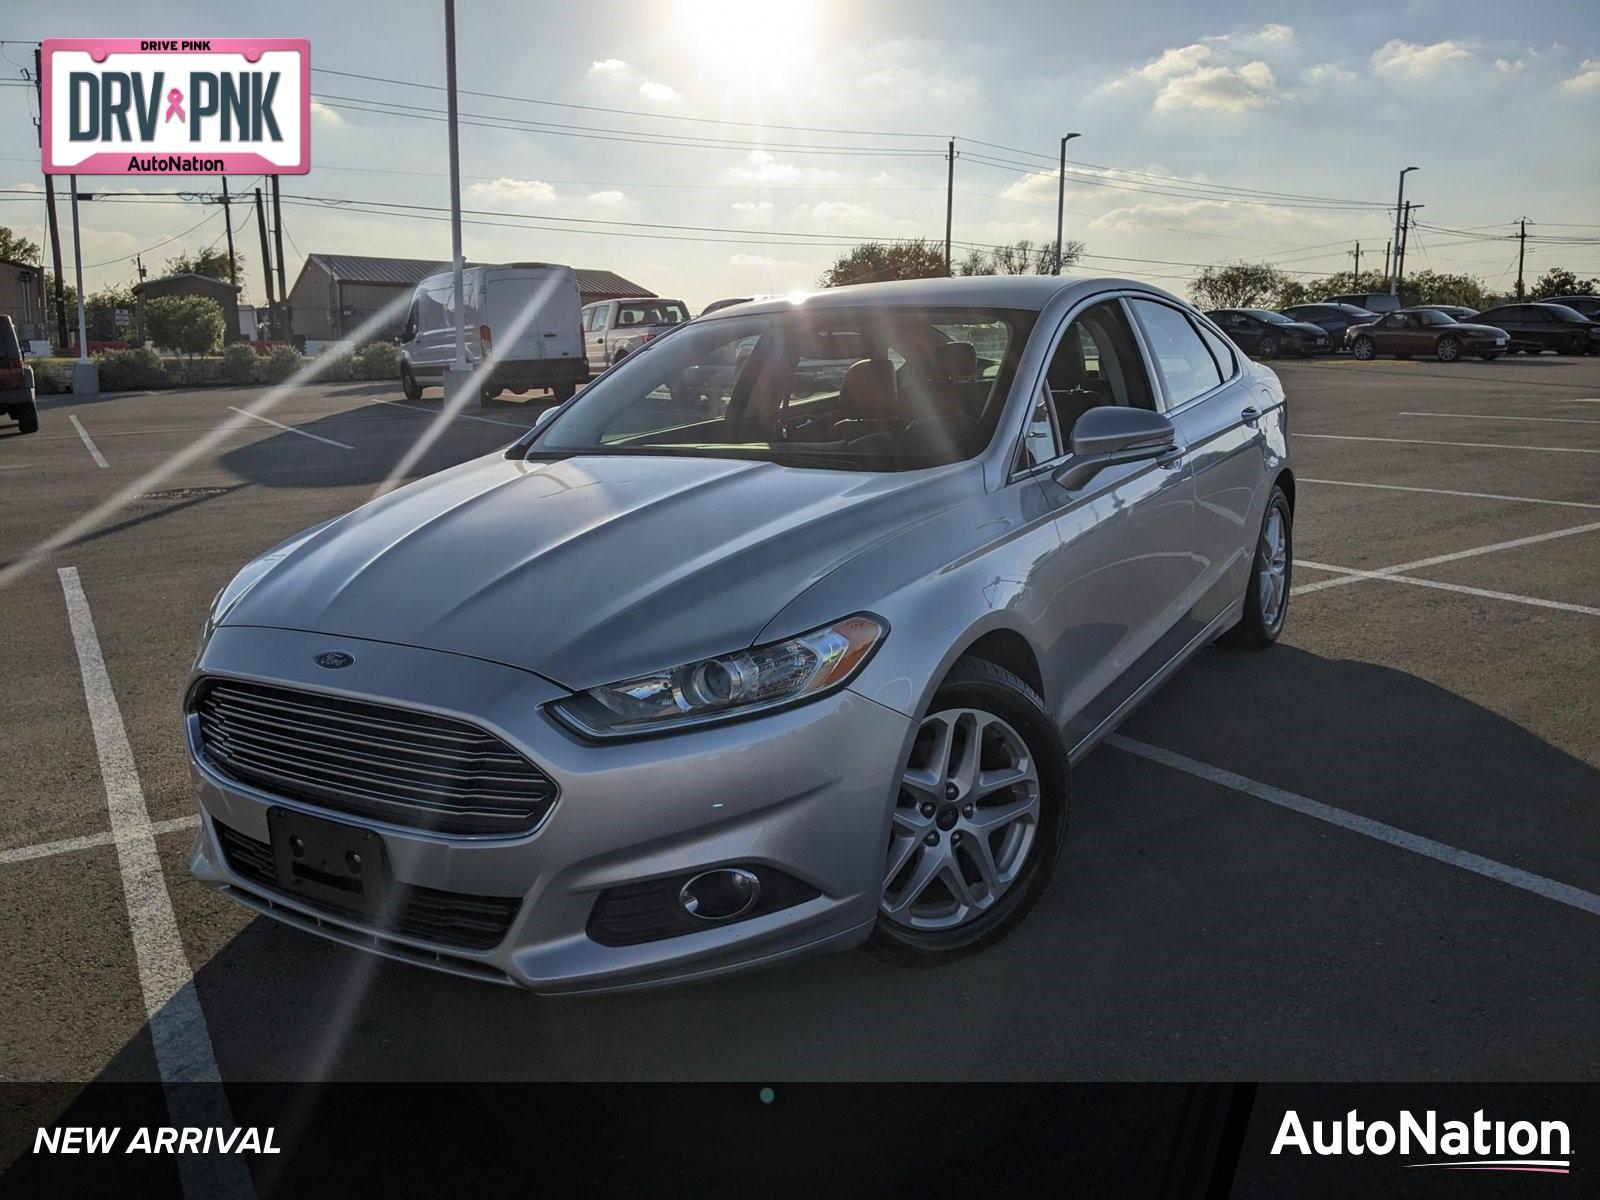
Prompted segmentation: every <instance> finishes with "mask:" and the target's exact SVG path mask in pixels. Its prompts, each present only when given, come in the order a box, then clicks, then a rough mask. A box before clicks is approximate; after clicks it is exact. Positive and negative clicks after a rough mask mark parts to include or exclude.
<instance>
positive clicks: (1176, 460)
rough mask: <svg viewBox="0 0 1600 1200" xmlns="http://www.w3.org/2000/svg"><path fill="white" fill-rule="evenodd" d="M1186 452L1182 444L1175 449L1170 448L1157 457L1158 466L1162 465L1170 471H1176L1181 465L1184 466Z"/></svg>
mask: <svg viewBox="0 0 1600 1200" xmlns="http://www.w3.org/2000/svg"><path fill="white" fill-rule="evenodd" d="M1184 453H1185V452H1184V449H1183V447H1182V446H1176V447H1174V448H1173V449H1171V450H1168V451H1167V452H1166V453H1165V454H1163V455H1162V456H1161V457H1160V458H1158V459H1156V466H1158V467H1162V468H1164V469H1166V470H1168V471H1176V470H1177V469H1178V468H1179V467H1181V466H1183V456H1184Z"/></svg>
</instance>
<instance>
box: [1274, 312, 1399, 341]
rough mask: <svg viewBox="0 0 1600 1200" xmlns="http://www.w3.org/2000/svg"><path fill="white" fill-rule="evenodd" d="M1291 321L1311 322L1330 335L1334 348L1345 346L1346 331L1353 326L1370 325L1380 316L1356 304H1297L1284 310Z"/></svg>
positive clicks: (1284, 313)
mask: <svg viewBox="0 0 1600 1200" xmlns="http://www.w3.org/2000/svg"><path fill="white" fill-rule="evenodd" d="M1283 315H1284V316H1286V317H1288V318H1289V319H1290V320H1291V321H1309V322H1310V323H1311V324H1313V325H1315V326H1317V327H1318V328H1320V329H1324V330H1326V331H1327V333H1328V337H1329V339H1330V340H1331V341H1332V344H1333V348H1334V349H1335V350H1337V349H1338V348H1339V347H1340V346H1342V345H1344V331H1345V330H1347V329H1349V328H1350V326H1352V325H1370V324H1371V323H1372V322H1374V321H1376V320H1377V319H1378V314H1377V313H1375V312H1371V311H1370V310H1368V309H1365V308H1360V307H1358V306H1357V305H1354V304H1333V303H1328V304H1296V305H1293V306H1292V307H1290V308H1286V309H1284V310H1283Z"/></svg>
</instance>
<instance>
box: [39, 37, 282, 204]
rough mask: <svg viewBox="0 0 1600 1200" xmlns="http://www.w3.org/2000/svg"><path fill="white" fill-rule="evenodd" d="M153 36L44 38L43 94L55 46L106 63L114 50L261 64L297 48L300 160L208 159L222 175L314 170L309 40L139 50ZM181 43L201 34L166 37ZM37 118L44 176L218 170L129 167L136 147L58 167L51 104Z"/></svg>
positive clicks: (249, 155) (243, 154)
mask: <svg viewBox="0 0 1600 1200" xmlns="http://www.w3.org/2000/svg"><path fill="white" fill-rule="evenodd" d="M155 40H157V39H155V38H45V40H44V43H43V46H42V47H41V54H40V61H41V71H40V75H41V78H40V84H41V86H42V88H43V89H44V90H43V95H45V96H49V95H51V91H50V73H51V60H52V58H53V56H54V54H55V52H56V51H57V50H87V51H88V52H89V57H91V58H93V59H94V60H95V62H104V61H105V60H106V58H107V56H109V55H112V54H157V53H159V54H235V53H237V54H242V55H244V58H245V61H246V62H257V61H259V60H260V58H261V56H262V54H264V53H265V52H266V51H268V50H294V51H298V52H299V54H300V59H301V63H302V69H301V72H300V130H301V133H300V161H299V162H298V163H295V164H294V165H292V166H279V165H278V164H276V163H272V162H268V161H267V160H266V159H265V158H263V157H262V156H261V155H259V154H256V153H254V152H253V151H234V152H231V153H227V152H224V153H218V154H210V155H207V156H206V157H208V158H216V159H220V160H221V161H222V171H221V172H220V173H221V174H223V175H262V174H266V175H304V174H306V173H307V172H309V171H310V170H311V42H310V40H309V39H307V38H211V39H209V40H210V42H211V46H210V49H209V50H181V49H180V50H160V51H156V50H141V49H140V46H141V44H142V43H144V42H149V41H155ZM166 40H170V41H174V42H177V43H179V45H180V46H181V45H182V43H183V42H184V41H186V40H187V41H197V40H200V39H197V38H187V39H185V38H171V39H166ZM41 110H42V111H41V112H40V114H39V120H40V122H41V129H40V132H41V134H42V135H43V137H42V138H41V140H42V142H43V145H44V149H43V154H44V173H45V174H46V175H136V176H139V177H140V178H152V177H159V176H163V175H198V174H208V175H210V174H217V172H213V171H207V172H199V171H156V172H151V171H130V170H128V169H127V166H126V163H127V161H128V158H129V155H130V154H135V153H138V152H137V151H124V150H116V151H105V152H102V153H99V154H91V155H90V156H89V157H88V158H86V159H84V160H83V161H82V162H80V163H77V164H76V165H64V166H57V165H56V164H55V162H54V161H52V159H51V157H50V103H49V101H46V102H45V103H44V104H43V105H42V106H41Z"/></svg>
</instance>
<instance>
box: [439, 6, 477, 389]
mask: <svg viewBox="0 0 1600 1200" xmlns="http://www.w3.org/2000/svg"><path fill="white" fill-rule="evenodd" d="M444 56H445V64H444V75H445V88H446V91H447V93H448V97H449V104H448V107H449V117H450V262H451V268H452V270H453V272H454V275H455V278H454V282H453V289H454V303H455V308H456V353H455V359H454V361H453V362H452V363H451V365H450V368H449V370H447V371H446V372H445V379H444V385H445V386H444V394H445V399H446V400H447V401H448V400H451V399H454V398H455V394H456V392H457V391H458V390H459V388H460V387H461V386H462V384H463V383H464V382H465V381H466V380H467V379H468V378H469V377H470V375H471V372H469V371H468V370H467V312H466V306H465V304H464V301H463V296H462V291H463V281H462V274H463V272H464V266H463V263H462V261H461V146H460V130H459V128H458V125H457V121H456V117H457V113H456V0H444Z"/></svg>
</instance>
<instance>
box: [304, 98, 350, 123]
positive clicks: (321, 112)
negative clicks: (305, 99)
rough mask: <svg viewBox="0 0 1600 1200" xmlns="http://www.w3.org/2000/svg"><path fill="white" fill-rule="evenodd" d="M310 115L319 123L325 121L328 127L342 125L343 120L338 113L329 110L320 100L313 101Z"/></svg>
mask: <svg viewBox="0 0 1600 1200" xmlns="http://www.w3.org/2000/svg"><path fill="white" fill-rule="evenodd" d="M311 115H312V116H313V117H315V118H316V119H317V120H319V121H326V122H327V123H328V124H329V125H343V124H344V118H343V117H341V116H340V115H339V114H338V113H336V112H334V111H333V109H331V108H329V107H328V106H327V105H326V104H324V103H323V102H322V101H321V100H313V101H312V102H311Z"/></svg>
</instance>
